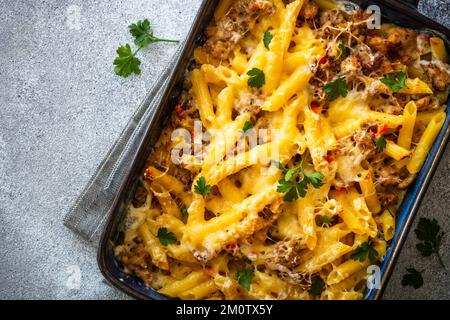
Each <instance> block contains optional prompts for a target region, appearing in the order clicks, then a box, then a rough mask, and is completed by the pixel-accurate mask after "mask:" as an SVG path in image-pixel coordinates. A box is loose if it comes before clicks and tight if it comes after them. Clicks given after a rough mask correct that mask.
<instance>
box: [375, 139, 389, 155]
mask: <svg viewBox="0 0 450 320" xmlns="http://www.w3.org/2000/svg"><path fill="white" fill-rule="evenodd" d="M386 144H387V141H386V138H385V137H384V136H380V137H379V138H378V139H377V141H375V146H376V147H377V152H383V151H384V149H386Z"/></svg>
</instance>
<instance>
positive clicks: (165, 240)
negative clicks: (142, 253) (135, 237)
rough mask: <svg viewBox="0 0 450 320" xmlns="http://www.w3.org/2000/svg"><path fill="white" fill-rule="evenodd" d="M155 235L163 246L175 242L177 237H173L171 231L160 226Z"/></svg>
mask: <svg viewBox="0 0 450 320" xmlns="http://www.w3.org/2000/svg"><path fill="white" fill-rule="evenodd" d="M157 237H158V239H159V242H161V244H162V245H163V246H167V245H169V244H173V243H177V238H176V237H175V235H174V234H173V232H170V231H169V230H167V228H160V229H159V230H158V234H157Z"/></svg>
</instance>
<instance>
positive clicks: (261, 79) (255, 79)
mask: <svg viewBox="0 0 450 320" xmlns="http://www.w3.org/2000/svg"><path fill="white" fill-rule="evenodd" d="M247 75H248V76H249V78H248V81H247V84H248V86H249V87H252V88H258V89H260V88H261V87H262V86H263V85H265V84H266V76H265V75H264V72H263V71H262V70H260V69H258V68H253V69H252V70H250V71H249V72H247Z"/></svg>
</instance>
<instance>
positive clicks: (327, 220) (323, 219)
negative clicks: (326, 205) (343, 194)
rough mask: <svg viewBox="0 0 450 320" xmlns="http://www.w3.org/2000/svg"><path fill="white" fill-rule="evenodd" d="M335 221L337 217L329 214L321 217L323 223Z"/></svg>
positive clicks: (328, 223)
mask: <svg viewBox="0 0 450 320" xmlns="http://www.w3.org/2000/svg"><path fill="white" fill-rule="evenodd" d="M334 221H336V217H331V218H330V217H329V216H323V217H322V219H321V223H320V224H321V225H324V224H327V225H330V224H332V223H333V222H334Z"/></svg>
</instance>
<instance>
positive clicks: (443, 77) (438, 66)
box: [420, 61, 450, 91]
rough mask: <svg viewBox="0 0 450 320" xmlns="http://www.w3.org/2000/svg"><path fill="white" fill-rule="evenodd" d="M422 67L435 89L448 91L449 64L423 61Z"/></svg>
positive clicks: (449, 78)
mask: <svg viewBox="0 0 450 320" xmlns="http://www.w3.org/2000/svg"><path fill="white" fill-rule="evenodd" d="M420 65H421V67H422V68H423V69H424V71H425V74H426V76H427V77H428V78H429V80H430V81H429V82H431V83H432V85H433V87H435V88H436V89H437V90H439V91H444V90H446V88H447V86H448V85H449V84H450V72H449V66H448V65H447V64H445V63H443V62H441V61H432V62H429V61H421V62H420Z"/></svg>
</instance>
